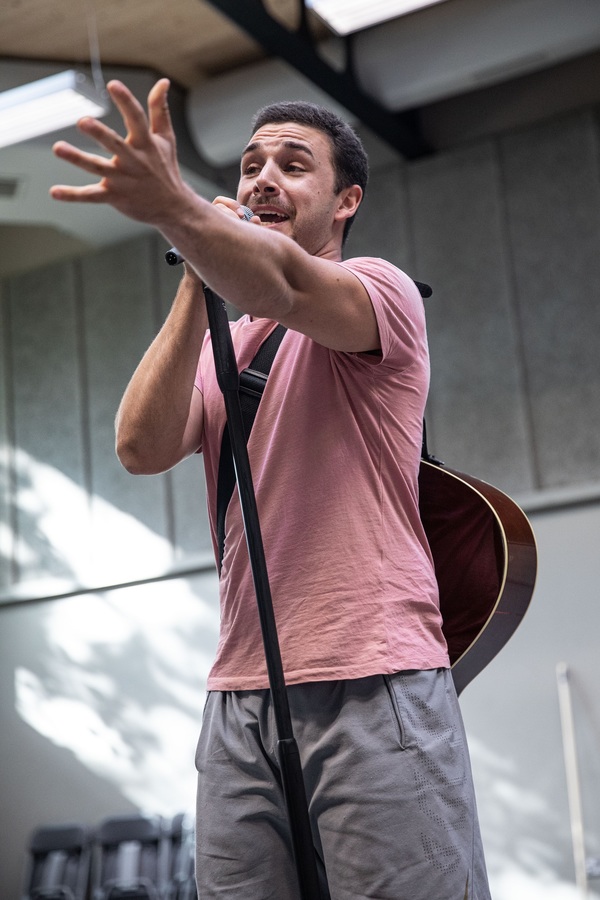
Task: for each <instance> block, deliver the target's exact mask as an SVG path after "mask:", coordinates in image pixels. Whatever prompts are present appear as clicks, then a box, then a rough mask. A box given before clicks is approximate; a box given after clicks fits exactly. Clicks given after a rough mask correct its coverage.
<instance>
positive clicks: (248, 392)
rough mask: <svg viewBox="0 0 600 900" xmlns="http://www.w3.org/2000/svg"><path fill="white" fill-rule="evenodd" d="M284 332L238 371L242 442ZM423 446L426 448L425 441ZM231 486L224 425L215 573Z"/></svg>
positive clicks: (426, 293) (425, 288) (425, 289)
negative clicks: (242, 425)
mask: <svg viewBox="0 0 600 900" xmlns="http://www.w3.org/2000/svg"><path fill="white" fill-rule="evenodd" d="M415 284H416V286H417V288H418V290H419V293H420V294H421V296H422V297H423V298H426V297H430V296H431V294H432V290H431V288H430V286H429V285H428V284H424V283H423V282H421V281H415ZM285 332H286V329H285V328H284V326H283V325H277V327H276V328H275V329H274V330H273V331H272V332H271V334H270V335H269V336H268V337H267V338H266V339H265V340H264V341H263V343H262V344H261V345H260V347H259V348H258V351H257V353H256V356H255V357H254V359H253V360H252V362H251V363H250V365H249V366H248V368H247V369H244V370H243V371H242V372H240V406H241V409H242V420H243V423H244V433H245V435H246V441H248V438H249V437H250V432H251V431H252V426H253V424H254V419H255V418H256V413H257V412H258V404H259V403H260V400H261V397H262V395H263V391H264V389H265V385H266V383H267V377H268V375H269V372H270V371H271V366H272V365H273V360H274V359H275V354H276V353H277V350H278V349H279V345H280V343H281V341H282V338H283V336H284V334H285ZM424 447H425V448H426V444H425V445H424ZM234 486H235V469H234V466H233V456H232V453H231V441H230V439H229V428H228V427H227V424H226V425H225V429H224V431H223V438H222V440H221V453H220V456H219V472H218V475H217V546H218V549H219V572H220V571H221V566H222V564H223V554H224V552H225V516H226V515H227V507H228V506H229V501H230V500H231V497H232V494H233V488H234Z"/></svg>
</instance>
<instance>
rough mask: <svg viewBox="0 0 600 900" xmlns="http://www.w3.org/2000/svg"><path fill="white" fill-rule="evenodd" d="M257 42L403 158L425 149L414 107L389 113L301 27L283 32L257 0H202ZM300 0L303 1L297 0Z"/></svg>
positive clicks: (422, 151)
mask: <svg viewBox="0 0 600 900" xmlns="http://www.w3.org/2000/svg"><path fill="white" fill-rule="evenodd" d="M206 2H208V3H210V5H211V6H214V7H215V8H216V9H218V10H219V11H220V12H222V13H223V14H224V15H225V16H227V17H228V18H229V19H231V20H232V21H233V22H234V23H235V24H236V25H238V26H239V27H240V28H242V29H243V30H244V31H245V32H247V33H248V34H249V35H250V37H252V38H253V39H254V40H255V41H257V42H258V43H259V44H260V45H261V46H262V47H263V48H264V50H266V51H267V53H270V54H272V55H273V56H279V57H280V58H281V59H283V60H285V62H287V63H289V64H290V65H291V66H293V67H294V68H295V69H297V70H298V71H299V72H300V73H301V74H302V75H304V76H305V77H306V78H308V79H309V80H310V81H312V82H314V84H316V85H317V86H318V87H319V88H321V90H323V91H325V93H327V94H329V95H330V96H331V97H333V98H334V100H336V101H337V102H338V103H340V104H341V105H342V106H344V107H346V109H347V110H348V111H349V112H351V113H352V114H353V115H355V116H356V118H357V119H358V120H359V121H361V122H364V124H365V125H367V126H368V127H369V128H370V129H371V130H372V131H373V132H375V134H377V135H378V136H379V137H380V138H382V139H383V140H384V141H386V142H387V143H388V144H390V145H391V146H392V147H393V148H394V149H395V150H397V151H398V152H399V153H401V154H402V156H404V157H406V158H407V159H415V158H416V157H419V156H423V155H424V154H425V153H427V152H429V149H430V148H429V147H428V146H427V145H426V144H425V142H424V140H423V138H422V136H421V134H420V132H419V128H418V126H417V121H416V115H415V114H414V112H411V111H409V112H403V113H391V112H389V110H387V109H385V108H384V107H383V106H381V105H380V104H378V103H377V102H376V101H375V100H374V99H373V98H372V97H370V96H369V95H368V94H365V93H364V91H362V90H361V88H360V87H359V85H358V84H357V83H356V79H355V78H354V75H353V73H352V71H351V70H350V69H349V67H347V68H346V70H345V71H343V72H338V71H337V70H335V69H334V68H332V67H331V66H330V65H329V64H328V63H327V62H325V60H324V59H323V58H322V57H321V56H320V55H319V54H318V53H317V51H316V50H315V48H314V45H313V43H312V41H311V39H310V36H309V33H308V29H307V28H306V27H305V26H306V22H305V17H304V16H302V19H303V26H304V27H300V28H299V29H298V30H297V31H289V30H288V29H287V28H285V27H284V26H283V25H281V24H280V23H279V22H277V20H276V19H274V18H273V16H271V15H270V14H269V13H268V12H267V10H266V9H265V7H264V5H263V3H262V0H206ZM301 2H303V0H301Z"/></svg>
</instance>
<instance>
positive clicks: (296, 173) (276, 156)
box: [237, 122, 346, 256]
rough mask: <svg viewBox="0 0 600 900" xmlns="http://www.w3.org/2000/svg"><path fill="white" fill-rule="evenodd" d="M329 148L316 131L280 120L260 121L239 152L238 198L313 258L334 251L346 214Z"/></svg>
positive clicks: (337, 246) (325, 137)
mask: <svg viewBox="0 0 600 900" xmlns="http://www.w3.org/2000/svg"><path fill="white" fill-rule="evenodd" d="M331 152H332V148H331V142H330V140H329V138H328V136H327V135H326V134H324V133H323V132H322V131H319V130H318V129H316V128H309V127H308V126H305V125H298V124H296V123H294V122H286V123H282V124H280V123H277V124H267V125H263V127H262V128H259V130H258V131H257V132H256V133H255V134H254V135H253V136H252V139H251V140H250V143H249V144H248V146H247V147H246V149H245V151H244V153H243V154H242V163H241V176H240V182H239V186H238V194H237V199H238V201H239V202H240V203H242V204H244V205H245V206H249V207H250V209H252V211H253V212H255V213H256V214H257V215H259V216H260V218H261V221H262V223H263V227H266V228H272V229H273V230H276V231H280V232H282V233H283V234H286V235H288V237H291V238H292V239H293V240H295V241H296V242H297V243H298V244H299V245H300V246H301V247H303V248H304V249H305V250H306V251H307V252H308V253H310V254H312V255H313V256H331V255H335V253H336V248H338V249H339V247H340V246H341V234H342V231H343V226H344V222H345V218H346V217H345V216H344V215H341V216H340V215H339V209H340V207H341V205H343V204H342V198H343V195H344V191H341V192H340V194H337V195H336V194H335V193H334V185H335V173H334V168H333V163H332V159H331ZM338 255H339V254H338Z"/></svg>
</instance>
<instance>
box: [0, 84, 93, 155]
mask: <svg viewBox="0 0 600 900" xmlns="http://www.w3.org/2000/svg"><path fill="white" fill-rule="evenodd" d="M109 108H110V103H109V99H108V95H107V94H106V92H105V91H104V90H103V89H100V88H98V87H97V86H96V85H95V84H94V83H92V81H90V79H88V78H87V76H86V75H84V74H83V72H77V71H76V70H75V69H69V70H68V71H66V72H60V73H59V74H58V75H50V76H49V77H48V78H42V79H40V80H39V81H32V82H30V83H29V84H23V85H21V86H20V87H16V88H12V90H10V91H3V92H2V93H0V147H8V146H9V145H11V144H18V143H19V142H20V141H25V140H28V139H29V138H33V137H37V136H38V135H40V134H47V133H48V132H50V131H58V130H59V129H60V128H67V127H68V126H69V125H74V124H75V123H76V122H77V121H78V120H79V119H81V117H82V116H93V117H94V118H99V117H100V116H104V115H106V113H107V112H108V110H109Z"/></svg>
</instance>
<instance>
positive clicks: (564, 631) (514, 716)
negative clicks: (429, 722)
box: [0, 108, 600, 900]
mask: <svg viewBox="0 0 600 900" xmlns="http://www.w3.org/2000/svg"><path fill="white" fill-rule="evenodd" d="M598 147H599V133H598V117H597V112H596V110H594V109H590V108H588V109H583V110H581V111H580V112H578V113H575V114H571V115H569V116H568V117H564V118H560V119H555V120H552V121H550V122H547V123H545V124H542V125H539V126H536V127H535V128H529V129H527V130H524V131H521V132H515V133H512V134H509V135H507V136H504V137H502V138H497V139H489V140H485V141H481V142H478V143H474V144H471V145H468V146H465V147H463V148H461V149H459V150H455V151H452V152H450V153H447V154H443V155H438V156H435V157H432V158H429V159H424V160H420V161H418V162H415V163H412V164H404V163H399V162H398V161H397V160H396V159H394V158H393V157H392V156H391V154H390V153H388V152H387V151H385V150H384V149H383V148H381V147H380V146H379V145H377V146H376V145H374V146H373V148H372V149H373V154H372V159H373V173H372V184H371V189H370V193H369V195H368V199H367V201H366V203H365V207H364V210H363V211H362V212H361V215H360V218H359V220H358V221H357V223H356V226H355V231H354V232H353V235H352V236H351V239H350V243H349V247H348V255H357V254H365V255H368V254H373V255H378V256H383V257H386V258H389V259H391V260H392V261H394V262H396V263H397V264H399V265H400V266H401V267H403V268H405V269H406V271H408V272H409V273H410V274H411V275H413V276H414V277H415V278H417V279H420V280H423V281H427V282H429V283H430V284H432V285H433V287H434V296H433V297H432V298H431V299H430V300H428V301H426V309H427V315H428V321H429V331H430V344H431V351H432V370H433V374H432V390H431V396H430V403H429V409H428V416H427V421H428V434H429V445H430V449H431V450H432V451H433V452H434V453H435V454H436V455H437V456H439V457H441V458H442V459H444V460H445V461H446V462H447V463H448V464H449V465H451V466H452V467H453V468H456V469H459V470H462V471H465V472H469V473H471V474H474V475H477V476H478V477H480V478H484V479H485V480H488V481H490V482H492V483H493V484H495V485H496V486H497V487H500V488H501V489H503V490H504V491H506V492H507V493H509V494H511V495H512V496H514V497H515V498H516V499H518V500H521V502H522V503H523V504H524V505H525V507H526V508H527V509H528V510H530V512H531V517H532V520H533V522H534V525H535V527H536V531H537V533H538V541H539V543H540V562H541V568H540V580H539V583H538V590H537V593H536V597H535V599H534V602H533V604H532V608H531V610H530V612H529V614H528V616H527V618H526V620H525V623H524V625H523V626H522V627H521V629H520V630H519V632H518V633H517V635H516V636H515V638H514V639H513V641H512V642H511V643H510V644H509V646H508V647H507V648H506V650H505V651H503V653H502V654H501V655H500V656H499V657H498V658H497V660H495V661H494V662H493V663H492V664H491V665H490V667H489V668H488V669H487V670H486V672H484V673H483V674H482V675H481V676H479V678H478V679H477V681H476V682H475V683H474V684H473V685H471V686H469V687H468V688H467V690H466V691H465V694H464V696H463V701H462V702H463V709H464V712H465V719H466V723H467V728H468V731H469V735H470V738H471V740H472V748H473V764H474V770H475V776H476V779H477V783H478V788H479V790H480V811H481V819H482V827H483V829H484V837H485V840H486V844H487V845H488V847H489V865H490V871H491V877H492V883H493V888H494V890H493V895H494V898H495V900H537V897H538V896H539V897H540V898H541V897H542V894H543V896H544V898H545V900H546V898H551V900H569V898H575V897H577V896H578V894H577V893H576V892H575V888H574V872H573V862H572V856H571V847H570V833H569V823H568V808H567V798H566V787H565V776H564V769H563V763H562V750H561V745H560V741H561V733H560V722H559V719H558V714H557V701H556V684H555V673H554V667H555V664H556V663H557V662H558V661H560V660H565V661H566V662H568V663H571V664H572V666H573V677H574V679H575V681H574V683H575V684H578V685H579V688H580V690H579V695H578V696H579V697H580V698H583V699H581V704H580V706H579V707H578V733H579V737H580V742H581V746H582V748H583V749H585V750H586V751H587V752H588V754H589V759H590V760H591V761H590V762H589V764H588V762H587V760H586V764H585V765H582V783H584V788H585V790H586V791H587V792H588V796H590V797H591V792H592V791H593V788H594V787H595V786H596V787H597V772H595V771H594V765H593V752H591V748H593V744H594V741H593V737H590V734H592V735H593V733H594V727H595V726H594V724H593V723H594V721H595V717H596V716H597V709H598V695H597V690H596V685H595V680H594V668H593V664H592V660H593V659H595V657H594V653H595V652H596V650H595V644H596V633H597V631H598V624H599V623H598V604H597V599H596V598H597V587H596V585H597V583H598V575H599V574H600V572H599V571H598V563H597V560H596V555H597V554H596V552H595V544H596V539H595V538H594V535H596V536H597V534H598V527H599V525H600V508H599V498H600V427H599V426H600V404H598V399H597V398H598V396H600V363H599V362H598V353H597V334H598V331H599V329H598V326H599V325H600V321H599V319H600V304H599V303H598V293H599V288H598V285H599V284H600V278H599V275H600V177H599V174H600V170H599V153H598ZM163 251H164V247H163V245H162V243H161V241H160V240H159V239H158V238H156V237H154V236H151V235H149V236H148V237H143V238H139V239H136V240H134V241H132V242H130V243H128V244H126V245H121V246H118V247H112V248H107V249H106V250H104V251H102V252H101V253H98V254H94V255H90V256H85V257H82V258H80V259H76V260H72V261H68V262H62V263H59V264H54V265H52V266H48V267H46V268H44V269H40V270H37V271H34V272H29V273H27V274H25V275H20V276H18V277H14V278H12V279H9V280H7V281H5V282H3V283H2V284H0V329H1V338H0V340H1V352H2V366H1V367H0V567H1V569H0V589H2V597H3V599H4V600H5V601H7V602H6V604H5V605H4V606H3V607H0V665H1V666H2V672H3V677H2V679H1V681H0V685H1V696H0V708H1V710H2V728H1V729H0V742H1V748H0V752H1V758H2V761H3V764H2V769H1V775H0V779H1V781H2V797H3V802H2V807H1V811H0V820H1V821H2V830H3V833H4V834H7V835H8V836H7V837H6V838H5V839H4V840H3V844H2V847H1V848H0V869H1V870H2V878H1V883H2V885H3V891H4V893H3V894H2V898H3V900H4V897H6V900H13V898H17V897H18V896H19V883H20V878H21V871H22V863H23V860H24V848H25V846H26V842H27V837H28V835H29V833H30V831H31V830H32V829H33V827H35V826H36V825H37V824H39V823H42V822H46V823H47V822H60V821H67V820H76V821H85V822H88V823H91V824H93V823H95V822H98V821H99V820H100V819H101V818H102V817H103V816H105V815H108V814H112V813H115V812H123V811H126V810H130V809H145V810H147V811H152V812H164V813H166V814H167V813H169V814H170V813H173V812H177V811H179V810H182V809H184V808H191V807H193V751H194V744H195V739H196V732H197V729H198V724H199V719H200V714H201V707H202V701H203V689H204V679H205V676H206V672H207V669H208V665H209V662H210V658H211V654H212V651H213V648H214V642H215V639H216V632H217V628H218V612H217V610H216V590H215V576H214V572H213V570H212V568H211V564H210V541H209V536H208V531H207V527H206V519H205V516H204V513H203V510H204V503H205V500H204V494H203V486H202V476H201V464H200V461H199V460H198V459H192V460H190V461H188V462H187V463H185V464H184V465H183V466H181V467H180V468H178V469H177V470H175V471H174V472H172V473H169V474H167V475H164V476H158V477H154V478H132V477H131V476H129V475H127V474H126V473H125V472H124V471H123V470H122V469H121V468H120V466H119V465H118V462H117V460H116V458H115V455H114V450H113V419H114V413H115V410H116V407H117V404H118V401H119V398H120V396H121V393H122V391H123V388H124V386H125V384H126V382H127V380H128V378H129V375H130V374H131V372H132V370H133V368H134V366H135V364H136V363H137V361H138V359H139V357H140V356H141V354H142V353H143V351H144V350H145V348H146V346H147V345H148V343H149V342H150V340H151V338H152V336H153V334H154V333H155V332H156V330H157V329H158V327H159V324H160V322H161V321H162V318H163V317H164V314H165V310H166V308H167V306H168V302H169V298H170V296H172V293H173V291H174V288H175V284H176V281H177V279H178V273H177V272H173V271H172V270H170V269H168V267H166V266H165V265H164V264H163V262H162V253H163ZM191 571H193V572H194V574H186V573H189V572H191ZM157 579H162V580H157ZM138 581H144V582H146V583H144V584H141V585H139V584H136V585H131V584H130V583H131V582H138ZM127 585H130V586H127ZM46 598H54V599H46ZM590 723H592V724H591V725H590ZM596 747H597V743H596ZM593 806H594V804H593V803H591V802H587V803H586V810H585V811H586V816H587V825H588V838H589V846H588V848H587V850H588V853H589V854H590V855H595V854H596V855H597V854H598V852H599V851H598V846H597V845H598V840H599V839H600V830H599V828H598V822H597V821H596V819H595V818H594V814H593V812H592V810H593Z"/></svg>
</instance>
